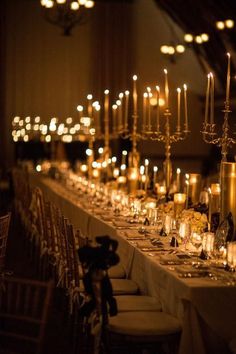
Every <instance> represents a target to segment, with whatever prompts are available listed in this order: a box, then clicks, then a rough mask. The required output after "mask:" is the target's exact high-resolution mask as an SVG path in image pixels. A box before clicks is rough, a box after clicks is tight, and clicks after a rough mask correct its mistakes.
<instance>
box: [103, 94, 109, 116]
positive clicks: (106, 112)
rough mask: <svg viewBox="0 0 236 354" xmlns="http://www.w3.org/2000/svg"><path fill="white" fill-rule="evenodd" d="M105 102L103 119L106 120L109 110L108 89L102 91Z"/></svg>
mask: <svg viewBox="0 0 236 354" xmlns="http://www.w3.org/2000/svg"><path fill="white" fill-rule="evenodd" d="M104 94H105V102H104V113H105V114H104V121H108V120H109V118H108V112H109V90H105V91H104Z"/></svg>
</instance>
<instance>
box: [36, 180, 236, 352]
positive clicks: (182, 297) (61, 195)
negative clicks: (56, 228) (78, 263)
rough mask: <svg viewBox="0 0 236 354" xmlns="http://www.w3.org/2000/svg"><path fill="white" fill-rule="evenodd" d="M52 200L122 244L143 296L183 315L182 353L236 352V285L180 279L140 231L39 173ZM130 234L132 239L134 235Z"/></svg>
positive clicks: (87, 229)
mask: <svg viewBox="0 0 236 354" xmlns="http://www.w3.org/2000/svg"><path fill="white" fill-rule="evenodd" d="M30 183H31V185H32V186H38V187H40V188H41V189H42V191H43V192H44V194H45V196H46V198H47V199H48V200H49V201H51V202H53V203H54V204H56V205H57V206H58V207H59V208H60V209H61V210H62V212H63V213H64V215H65V216H66V217H67V218H68V219H69V220H70V222H71V223H72V224H73V226H74V228H75V229H80V230H81V232H82V234H84V235H86V236H88V237H90V238H94V237H96V236H98V235H109V236H111V237H113V238H115V239H117V240H118V241H119V247H118V253H119V255H120V260H121V262H122V264H123V266H124V267H125V269H126V274H127V277H129V278H131V279H133V280H134V281H136V283H137V284H138V286H139V288H140V291H141V293H143V294H148V295H151V296H154V297H158V298H159V299H160V301H161V304H162V307H163V311H166V312H168V313H170V314H172V315H175V316H177V317H178V318H179V319H180V320H181V321H182V325H183V330H182V336H181V342H180V347H179V354H190V353H191V354H213V353H214V354H227V353H236V286H235V284H234V285H233V286H232V285H229V284H228V283H227V282H225V281H220V280H219V279H210V278H209V277H191V278H184V277H180V275H179V273H178V272H177V271H176V268H178V266H176V267H171V266H170V265H167V264H163V262H160V260H161V256H159V254H160V253H159V252H155V250H154V252H152V251H150V252H145V248H144V247H141V245H144V244H145V242H146V241H143V240H140V241H139V240H135V241H134V238H132V237H130V238H129V236H130V235H133V234H135V232H136V233H137V234H138V230H137V229H136V230H135V228H134V227H130V228H129V225H127V227H125V226H124V225H125V223H124V222H122V221H120V220H119V219H118V220H117V221H116V217H115V216H113V215H112V214H110V212H109V211H108V210H106V209H104V208H101V207H100V208H99V206H96V205H95V206H94V205H92V204H91V201H89V200H88V197H87V196H86V195H81V194H80V195H79V194H78V193H77V192H76V191H74V190H73V191H72V190H71V189H69V188H68V187H66V186H64V185H63V184H61V183H59V182H57V181H55V180H52V179H49V178H46V177H41V176H40V175H38V174H31V175H30ZM129 234H130V235H129Z"/></svg>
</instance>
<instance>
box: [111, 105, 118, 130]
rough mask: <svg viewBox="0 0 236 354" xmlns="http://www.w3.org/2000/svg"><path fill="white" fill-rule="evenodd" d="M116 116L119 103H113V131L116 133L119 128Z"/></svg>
mask: <svg viewBox="0 0 236 354" xmlns="http://www.w3.org/2000/svg"><path fill="white" fill-rule="evenodd" d="M116 116H117V105H116V104H113V105H112V118H113V132H114V133H115V131H116V129H117V124H116Z"/></svg>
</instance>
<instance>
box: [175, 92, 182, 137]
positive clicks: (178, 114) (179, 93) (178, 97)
mask: <svg viewBox="0 0 236 354" xmlns="http://www.w3.org/2000/svg"><path fill="white" fill-rule="evenodd" d="M180 99H181V89H180V88H179V87H178V88H177V129H176V130H177V132H180Z"/></svg>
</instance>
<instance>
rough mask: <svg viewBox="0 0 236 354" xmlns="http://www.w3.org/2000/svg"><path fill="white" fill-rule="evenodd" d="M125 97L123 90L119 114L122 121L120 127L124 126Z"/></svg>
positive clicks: (120, 97) (120, 96)
mask: <svg viewBox="0 0 236 354" xmlns="http://www.w3.org/2000/svg"><path fill="white" fill-rule="evenodd" d="M123 98H124V94H123V92H121V93H119V100H120V102H121V104H120V110H119V114H120V118H119V120H120V123H119V125H120V129H122V128H123V116H124V108H123V106H124V102H123Z"/></svg>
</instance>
